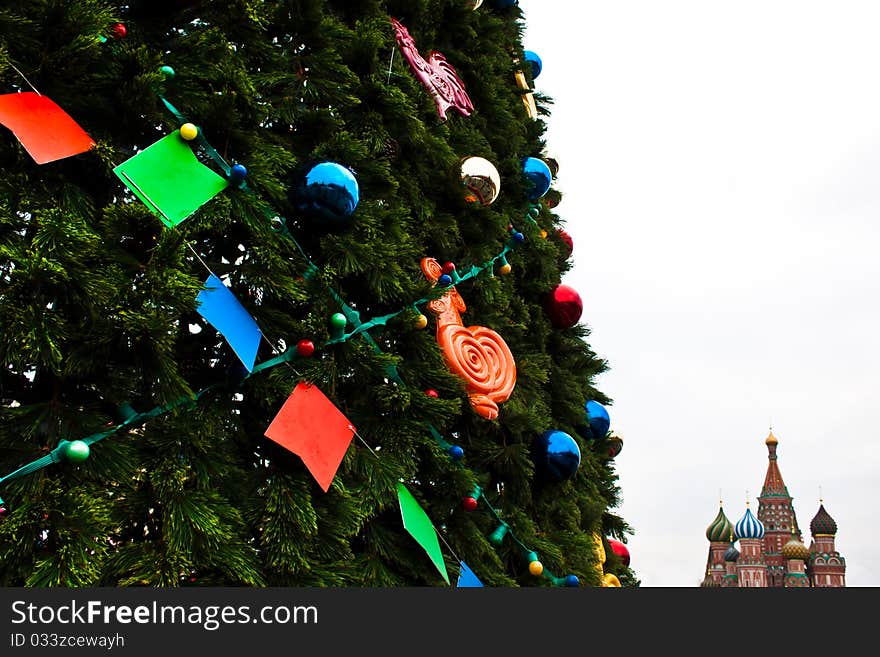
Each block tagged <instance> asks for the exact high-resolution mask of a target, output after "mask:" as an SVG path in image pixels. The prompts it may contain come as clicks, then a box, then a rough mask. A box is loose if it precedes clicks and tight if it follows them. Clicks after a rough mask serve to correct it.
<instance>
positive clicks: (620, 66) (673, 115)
mask: <svg viewBox="0 0 880 657" xmlns="http://www.w3.org/2000/svg"><path fill="white" fill-rule="evenodd" d="M519 5H520V7H521V8H522V10H523V12H524V14H525V18H526V26H527V31H526V36H525V42H524V45H525V47H526V49H528V50H533V51H535V52H536V53H538V54H539V56H540V57H541V59H542V60H543V71H542V73H541V75H540V76H539V77H538V79H537V80H536V84H535V86H536V88H537V89H538V90H539V91H541V92H543V93H546V94H548V95H550V96H552V97H553V98H554V100H555V104H554V106H553V108H552V109H553V115H552V116H551V118H550V119H549V121H548V125H549V132H548V155H552V156H554V157H556V158H557V160H558V161H559V163H560V171H559V177H558V180H557V183H556V186H557V188H558V189H560V190H561V191H562V192H563V194H564V195H565V196H564V199H563V201H562V203H560V205H559V206H558V207H557V209H556V211H557V212H558V213H559V215H560V216H561V217H562V219H563V220H564V221H565V228H566V230H567V231H568V232H569V233H570V234H571V235H572V237H573V238H574V245H575V246H574V255H573V258H574V262H575V266H574V269H573V270H572V271H571V272H569V273H568V274H566V276H565V278H564V282H565V283H567V284H569V285H571V286H573V287H575V288H576V289H577V290H578V291H579V292H580V294H581V297H582V298H583V301H584V315H583V318H582V322H585V323H586V324H587V325H588V326H589V327H590V328H591V329H592V336H591V337H590V343H591V345H592V347H593V348H594V350H595V351H596V352H597V353H598V354H599V355H600V356H602V357H604V358H606V359H608V361H609V363H610V366H611V370H610V372H609V373H607V374H604V375H602V376H601V377H600V379H599V381H598V383H599V387H600V388H601V389H602V390H603V391H604V392H605V393H606V394H608V395H609V396H610V397H612V398H613V399H614V404H613V405H610V406H609V407H608V410H609V414H610V415H611V422H612V429H613V430H615V431H616V432H617V433H619V434H621V435H622V436H623V438H624V449H623V452H622V453H621V454H620V455H619V456H618V457H617V469H618V472H619V474H620V485H621V488H622V491H623V505H622V507H621V508H620V509H619V512H620V514H621V515H622V516H623V517H624V518H625V519H626V520H627V521H628V522H629V523H630V524H631V525H632V526H633V528H634V529H635V535H634V536H633V537H631V538H630V540H629V548H630V552H631V555H632V564H631V565H632V567H633V569H634V570H635V571H636V573H637V574H638V576H639V577H640V578H641V580H642V585H643V586H684V587H688V586H695V585H697V584H698V583H699V581H700V580H701V579H702V576H703V574H704V572H705V570H704V569H705V564H706V556H707V552H708V548H709V543H708V541H707V540H706V536H705V531H706V527H707V526H708V525H709V523H710V522H711V521H712V519H713V518H714V517H715V514H716V513H717V510H718V496H719V490H720V491H721V494H722V497H723V501H724V509H725V512H726V513H727V516H728V518H730V520H731V522H736V521H737V520H738V519H739V518H740V517H741V516H742V514H743V513H744V512H745V501H746V491H748V495H749V497H750V498H751V504H752V508H753V509H754V510H757V500H756V498H757V496H758V495H759V494H760V489H761V485H762V484H763V481H764V475H765V472H766V469H767V449H766V447H765V445H764V439H765V438H766V437H767V434H768V430H769V427H770V425H771V422H772V427H773V432H774V434H775V435H776V436H777V437H778V438H779V450H778V454H779V466H780V470H781V472H782V476H783V479H784V480H785V483H786V485H787V486H788V490H789V493H790V494H791V495H792V496H793V497H794V506H795V511H796V514H797V518H798V522H799V524H800V526H801V528H802V529H803V530H804V540H805V542H806V544H807V545H809V541H810V534H809V529H808V526H809V522H810V520H811V519H812V518H813V516H814V515H815V513H816V511H817V509H818V507H819V495H820V486H821V492H822V497H823V498H824V502H825V508H826V509H827V510H828V512H829V513H830V514H831V516H832V517H833V518H834V519H835V520H836V521H837V524H838V533H837V541H836V545H837V549H838V550H839V551H840V553H841V555H842V556H843V557H844V558H845V559H846V561H847V570H846V579H847V584H848V585H849V586H880V550H878V549H877V545H878V540H880V533H878V529H877V527H878V522H880V521H878V519H877V505H878V499H880V496H878V492H880V490H878V489H880V467H878V466H880V446H878V442H877V435H878V430H877V425H878V412H877V409H878V406H880V404H878V399H877V395H878V388H880V386H878V384H877V377H878V376H880V346H878V342H880V295H878V292H880V256H878V248H880V82H878V79H880V39H878V37H877V26H878V25H880V4H878V3H876V2H871V1H864V2H862V1H852V0H838V1H837V2H834V3H831V2H818V1H811V0H800V1H799V2H792V1H784V0H760V1H757V0H740V1H739V2H736V3H732V2H724V3H722V2H706V1H705V0H666V1H664V2H657V1H656V0H627V1H619V2H618V1H616V2H607V1H600V0H591V1H587V2H563V1H562V0H557V1H555V2H549V1H547V0H520V2H519ZM487 10H489V9H488V8H487V7H486V5H484V7H482V8H481V9H479V10H478V11H487Z"/></svg>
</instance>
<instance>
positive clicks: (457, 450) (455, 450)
mask: <svg viewBox="0 0 880 657" xmlns="http://www.w3.org/2000/svg"><path fill="white" fill-rule="evenodd" d="M448 454H449V458H451V459H452V460H453V461H461V459H462V458H464V450H463V449H462V448H461V447H459V446H458V445H453V446H452V447H450V448H449V450H448Z"/></svg>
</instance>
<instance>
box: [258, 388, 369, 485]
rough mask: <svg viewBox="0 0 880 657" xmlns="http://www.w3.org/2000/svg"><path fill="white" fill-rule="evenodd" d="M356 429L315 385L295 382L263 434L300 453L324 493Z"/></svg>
mask: <svg viewBox="0 0 880 657" xmlns="http://www.w3.org/2000/svg"><path fill="white" fill-rule="evenodd" d="M356 431H357V429H355V428H354V425H352V423H351V422H349V420H348V418H347V417H345V416H344V415H343V414H342V412H341V411H340V410H339V409H338V408H336V406H334V405H333V402H331V401H330V400H329V399H327V397H326V396H325V395H324V393H323V392H321V391H320V390H319V389H318V387H317V386H313V385H309V384H306V383H298V384H297V386H296V388H295V389H294V391H293V392H292V393H290V397H288V398H287V401H286V402H284V406H282V407H281V410H280V411H278V415H276V416H275V419H274V420H272V424H270V425H269V428H268V429H266V437H267V438H268V439H269V440H272V441H274V442H276V443H278V444H279V445H281V446H282V447H284V448H285V449H287V450H289V451H291V452H293V453H294V454H296V455H297V456H299V457H300V458H301V459H302V460H303V463H304V464H305V466H306V467H307V468H308V469H309V472H311V473H312V476H313V477H314V478H315V481H317V482H318V485H319V486H320V487H321V488H322V489H323V491H324V492H325V493H326V492H327V490H328V489H329V488H330V484H331V483H332V482H333V477H335V476H336V471H337V470H338V469H339V464H340V463H342V458H343V457H344V456H345V452H346V451H347V450H348V446H349V445H350V444H351V441H352V438H354V434H355V432H356Z"/></svg>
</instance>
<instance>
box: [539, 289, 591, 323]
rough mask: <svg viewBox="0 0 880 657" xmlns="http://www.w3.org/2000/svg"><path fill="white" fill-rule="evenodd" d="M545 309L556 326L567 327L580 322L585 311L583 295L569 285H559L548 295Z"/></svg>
mask: <svg viewBox="0 0 880 657" xmlns="http://www.w3.org/2000/svg"><path fill="white" fill-rule="evenodd" d="M544 309H545V310H546V311H547V315H548V316H549V317H550V323H551V324H553V327H554V328H557V329H567V328H571V327H572V326H574V325H575V324H577V323H578V320H580V318H581V313H583V311H584V303H583V301H581V295H580V294H578V293H577V290H575V289H574V288H572V287H569V286H568V285H557V286H556V287H554V288H553V289H552V290H550V293H549V294H548V295H547V299H546V300H545V302H544Z"/></svg>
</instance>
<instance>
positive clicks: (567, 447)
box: [532, 429, 581, 482]
mask: <svg viewBox="0 0 880 657" xmlns="http://www.w3.org/2000/svg"><path fill="white" fill-rule="evenodd" d="M532 460H533V461H534V462H535V471H536V472H537V474H538V476H539V477H541V478H542V479H547V480H549V481H554V482H562V481H565V480H566V479H571V478H572V477H573V476H574V473H575V472H577V469H578V467H579V466H580V464H581V449H580V447H578V444H577V442H575V439H574V438H572V437H571V436H569V435H568V434H567V433H565V432H564V431H558V430H556V429H552V430H550V431H545V432H544V433H542V434H541V435H540V436H538V437H537V438H535V440H534V441H533V442H532Z"/></svg>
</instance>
